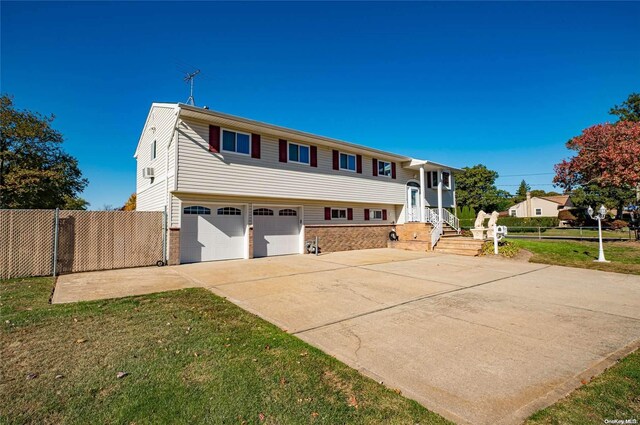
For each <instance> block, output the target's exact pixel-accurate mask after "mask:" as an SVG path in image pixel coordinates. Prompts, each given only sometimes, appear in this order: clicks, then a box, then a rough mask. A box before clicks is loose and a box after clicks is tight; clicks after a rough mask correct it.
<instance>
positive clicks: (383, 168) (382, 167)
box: [378, 160, 391, 177]
mask: <svg viewBox="0 0 640 425" xmlns="http://www.w3.org/2000/svg"><path fill="white" fill-rule="evenodd" d="M378 175H379V176H385V177H391V163H390V162H387V161H380V160H379V161H378Z"/></svg>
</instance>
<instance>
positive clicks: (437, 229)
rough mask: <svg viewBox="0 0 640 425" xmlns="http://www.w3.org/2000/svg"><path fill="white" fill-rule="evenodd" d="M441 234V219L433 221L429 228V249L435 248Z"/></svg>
mask: <svg viewBox="0 0 640 425" xmlns="http://www.w3.org/2000/svg"><path fill="white" fill-rule="evenodd" d="M440 236H442V221H438V222H437V223H433V229H432V230H431V249H432V250H433V248H435V246H436V244H437V243H438V241H439V240H440Z"/></svg>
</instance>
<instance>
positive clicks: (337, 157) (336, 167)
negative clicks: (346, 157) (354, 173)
mask: <svg viewBox="0 0 640 425" xmlns="http://www.w3.org/2000/svg"><path fill="white" fill-rule="evenodd" d="M333 169H334V170H339V169H340V154H339V153H338V151H336V150H334V151H333Z"/></svg>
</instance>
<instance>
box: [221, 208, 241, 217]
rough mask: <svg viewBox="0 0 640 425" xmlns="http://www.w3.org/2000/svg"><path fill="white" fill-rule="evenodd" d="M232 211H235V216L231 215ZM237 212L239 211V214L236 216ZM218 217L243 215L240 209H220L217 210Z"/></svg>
mask: <svg viewBox="0 0 640 425" xmlns="http://www.w3.org/2000/svg"><path fill="white" fill-rule="evenodd" d="M221 211H222V212H221ZM231 211H233V214H231ZM236 211H239V213H237V214H236ZM216 215H242V209H240V208H238V207H219V208H217V209H216Z"/></svg>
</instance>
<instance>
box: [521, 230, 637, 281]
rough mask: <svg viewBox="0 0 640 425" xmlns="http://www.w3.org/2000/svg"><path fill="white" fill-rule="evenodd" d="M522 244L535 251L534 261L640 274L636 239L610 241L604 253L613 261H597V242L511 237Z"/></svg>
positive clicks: (532, 258)
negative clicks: (632, 240)
mask: <svg viewBox="0 0 640 425" xmlns="http://www.w3.org/2000/svg"><path fill="white" fill-rule="evenodd" d="M509 241H510V242H512V243H513V244H515V245H517V246H518V247H520V248H524V249H526V250H528V251H531V252H532V253H533V256H532V257H531V259H530V260H529V261H531V262H533V263H544V264H555V265H559V266H569V267H581V268H586V269H597V270H604V271H609V272H618V273H629V274H640V244H638V243H636V242H606V243H605V244H604V254H605V258H606V259H607V260H610V261H611V262H610V263H597V262H594V261H593V260H595V259H597V258H598V243H597V242H573V241H553V240H543V241H536V240H530V239H513V238H510V239H509Z"/></svg>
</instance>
